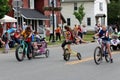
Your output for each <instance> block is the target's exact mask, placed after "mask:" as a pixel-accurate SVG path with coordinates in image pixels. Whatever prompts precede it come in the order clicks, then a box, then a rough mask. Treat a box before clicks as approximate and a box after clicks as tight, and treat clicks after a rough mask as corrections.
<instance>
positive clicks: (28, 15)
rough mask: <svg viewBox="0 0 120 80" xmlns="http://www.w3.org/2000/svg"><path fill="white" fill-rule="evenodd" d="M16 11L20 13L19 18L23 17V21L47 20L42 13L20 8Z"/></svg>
mask: <svg viewBox="0 0 120 80" xmlns="http://www.w3.org/2000/svg"><path fill="white" fill-rule="evenodd" d="M14 10H16V9H15V8H14ZM18 11H19V12H20V14H21V16H22V17H24V18H25V19H32V20H49V18H48V17H47V16H45V15H43V14H42V13H40V12H39V11H37V10H35V9H25V8H20V9H19V10H18Z"/></svg>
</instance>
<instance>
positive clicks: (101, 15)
mask: <svg viewBox="0 0 120 80" xmlns="http://www.w3.org/2000/svg"><path fill="white" fill-rule="evenodd" d="M95 17H106V15H105V14H96V16H95Z"/></svg>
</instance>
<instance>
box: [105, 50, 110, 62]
mask: <svg viewBox="0 0 120 80" xmlns="http://www.w3.org/2000/svg"><path fill="white" fill-rule="evenodd" d="M105 60H106V62H110V55H109V54H108V52H107V51H106V53H105Z"/></svg>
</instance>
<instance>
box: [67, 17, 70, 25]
mask: <svg viewBox="0 0 120 80" xmlns="http://www.w3.org/2000/svg"><path fill="white" fill-rule="evenodd" d="M67 25H69V26H70V18H67Z"/></svg>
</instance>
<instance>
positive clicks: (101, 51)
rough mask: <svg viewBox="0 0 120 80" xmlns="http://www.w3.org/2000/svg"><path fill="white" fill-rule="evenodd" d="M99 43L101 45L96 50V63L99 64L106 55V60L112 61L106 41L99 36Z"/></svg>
mask: <svg viewBox="0 0 120 80" xmlns="http://www.w3.org/2000/svg"><path fill="white" fill-rule="evenodd" d="M97 43H98V44H99V45H98V46H97V47H96V48H95V50H94V61H95V63H96V64H97V65H99V64H100V63H101V62H102V60H103V57H105V60H106V62H107V63H108V62H110V61H109V59H110V56H109V54H108V50H107V47H106V43H103V42H102V39H101V38H97ZM102 45H104V47H102Z"/></svg>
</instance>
